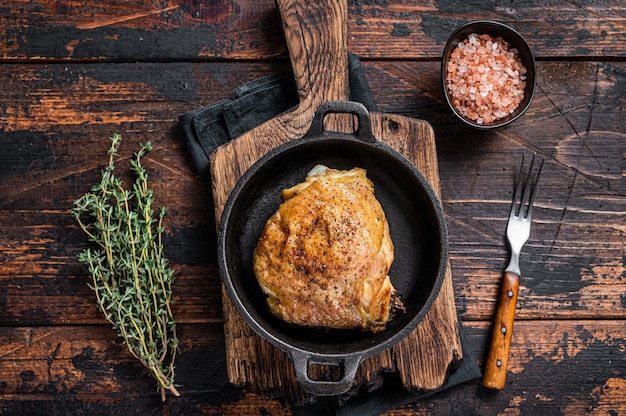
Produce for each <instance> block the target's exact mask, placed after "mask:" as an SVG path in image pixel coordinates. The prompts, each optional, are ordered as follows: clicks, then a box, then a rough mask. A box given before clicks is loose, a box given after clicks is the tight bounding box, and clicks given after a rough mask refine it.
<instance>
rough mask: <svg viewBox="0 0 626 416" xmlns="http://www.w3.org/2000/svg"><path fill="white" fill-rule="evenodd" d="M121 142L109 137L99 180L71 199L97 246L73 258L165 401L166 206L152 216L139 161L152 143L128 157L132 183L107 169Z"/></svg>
mask: <svg viewBox="0 0 626 416" xmlns="http://www.w3.org/2000/svg"><path fill="white" fill-rule="evenodd" d="M120 141H121V136H120V135H117V134H116V135H114V136H113V137H112V138H111V147H110V149H109V151H108V154H109V164H108V166H106V168H105V169H104V170H103V171H102V178H101V180H100V183H97V184H96V185H94V186H93V187H92V188H91V191H90V192H87V193H86V194H85V195H83V196H82V197H81V198H79V199H78V200H76V201H75V202H74V207H73V209H72V213H73V214H74V217H75V218H76V220H77V221H78V224H79V225H80V228H81V229H82V230H83V231H84V232H85V233H86V234H87V236H88V238H89V240H90V241H92V242H94V243H96V244H95V245H96V247H97V248H87V249H85V250H83V251H82V252H81V253H80V254H79V256H78V260H79V261H80V262H82V263H85V264H87V266H88V268H89V272H90V273H91V275H92V278H93V284H92V285H90V287H91V288H92V289H93V290H94V292H95V294H96V299H97V302H98V305H99V307H100V310H101V311H102V313H103V314H104V316H105V317H106V319H107V320H109V321H110V322H111V323H112V324H113V325H114V327H115V328H116V329H117V331H118V333H119V335H120V336H121V337H122V338H123V339H124V341H125V342H126V344H127V346H128V349H129V351H130V352H131V354H132V355H133V356H134V357H135V358H137V359H138V360H139V361H140V362H141V364H143V365H144V366H145V367H146V368H148V369H149V371H150V373H151V374H152V376H153V377H154V378H155V379H156V380H157V382H158V387H159V390H160V393H161V398H162V400H163V401H165V396H166V390H169V391H170V392H172V393H173V394H174V395H176V396H179V393H178V390H177V389H176V387H175V385H174V360H175V358H176V352H177V349H178V338H177V336H176V321H175V320H174V317H173V314H172V310H171V307H170V305H171V303H172V282H173V281H174V270H172V269H171V268H169V266H168V261H167V258H166V257H165V255H164V254H163V243H162V239H161V236H162V234H163V232H164V227H163V225H162V223H163V217H164V216H165V212H166V210H165V208H161V209H160V210H159V212H158V215H157V216H156V218H154V210H153V209H152V204H153V202H154V198H153V192H152V190H151V189H149V188H148V175H147V173H146V170H145V169H144V167H143V166H142V165H141V158H142V157H143V156H144V155H145V154H146V153H147V152H149V151H150V150H151V149H152V146H151V144H150V142H148V143H146V144H142V145H141V148H140V150H139V151H138V152H137V153H135V155H134V158H133V159H131V161H130V164H131V171H132V172H133V174H134V176H135V182H134V184H133V186H132V189H130V190H126V189H124V186H123V182H122V180H120V179H119V178H117V177H116V176H115V175H114V174H113V170H114V169H115V163H114V161H115V158H116V156H118V153H117V149H118V146H119V143H120Z"/></svg>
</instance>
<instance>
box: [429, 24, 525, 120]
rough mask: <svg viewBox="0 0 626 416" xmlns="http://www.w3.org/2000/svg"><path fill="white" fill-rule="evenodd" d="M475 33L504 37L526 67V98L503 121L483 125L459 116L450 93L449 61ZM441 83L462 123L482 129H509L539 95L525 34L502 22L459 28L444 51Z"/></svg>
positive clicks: (445, 94) (465, 25) (449, 102)
mask: <svg viewBox="0 0 626 416" xmlns="http://www.w3.org/2000/svg"><path fill="white" fill-rule="evenodd" d="M472 33H475V34H477V35H484V34H487V35H490V36H492V37H493V38H497V37H501V38H502V39H504V40H505V41H506V42H508V43H509V45H510V48H516V49H517V51H518V56H519V58H520V60H521V62H522V65H524V67H525V68H526V74H525V75H526V80H525V81H526V86H525V88H524V98H523V99H522V101H521V102H520V103H519V105H518V106H517V108H516V109H515V111H514V112H513V113H510V114H508V115H506V116H504V117H502V118H499V119H497V120H495V121H493V122H491V123H484V124H480V123H478V122H477V121H475V120H471V119H469V118H467V117H465V116H463V115H462V114H461V113H459V112H458V111H457V110H456V109H455V108H454V105H453V104H452V100H451V96H450V94H449V92H448V87H447V85H446V84H447V82H446V81H447V80H446V68H447V66H448V61H449V60H450V56H451V55H452V52H453V51H454V50H455V49H456V47H457V45H458V44H459V42H463V41H464V40H465V39H467V38H468V37H469V35H471V34H472ZM441 80H442V83H443V91H444V96H445V97H446V101H447V103H448V105H449V107H450V109H451V110H452V112H453V113H454V114H455V115H456V116H457V117H458V118H459V120H461V121H463V122H464V123H466V124H467V125H469V126H472V127H475V128H478V129H484V130H489V129H495V128H498V127H503V126H506V125H508V124H510V123H512V122H513V121H514V120H517V118H519V117H520V116H521V115H522V114H524V112H525V111H526V110H527V109H528V107H529V106H530V102H531V101H532V99H533V95H534V93H535V58H534V57H533V54H532V52H531V50H530V47H529V46H528V43H526V41H525V40H524V38H523V37H522V35H520V34H519V33H518V32H517V31H515V30H514V29H513V28H511V27H509V26H507V25H505V24H503V23H499V22H493V21H486V20H479V21H473V22H469V23H466V24H464V25H462V26H460V27H459V28H457V29H456V30H455V31H454V33H453V34H452V35H451V36H450V38H449V39H448V42H447V43H446V47H445V49H444V50H443V61H442V65H441Z"/></svg>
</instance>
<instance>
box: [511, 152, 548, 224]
mask: <svg viewBox="0 0 626 416" xmlns="http://www.w3.org/2000/svg"><path fill="white" fill-rule="evenodd" d="M535 156H536V155H535V153H533V158H532V159H531V161H530V168H528V175H527V176H526V180H524V159H525V157H526V154H522V163H521V166H520V168H519V175H518V177H517V184H516V186H515V195H514V196H513V207H512V208H511V216H516V217H517V216H522V218H528V217H530V215H531V214H532V209H533V200H534V199H535V190H536V189H537V182H538V181H539V175H540V174H541V168H542V167H543V162H544V161H545V158H544V157H541V161H540V162H539V167H535ZM533 169H536V173H535V175H534V180H533ZM524 201H527V202H524ZM518 204H519V205H518Z"/></svg>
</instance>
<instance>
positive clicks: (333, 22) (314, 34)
mask: <svg viewBox="0 0 626 416" xmlns="http://www.w3.org/2000/svg"><path fill="white" fill-rule="evenodd" d="M276 3H277V5H278V8H279V10H280V14H281V17H282V21H283V29H284V32H285V39H286V41H287V49H288V51H289V57H290V60H291V67H292V70H293V75H294V78H295V83H296V87H297V89H298V96H299V99H300V104H299V106H298V108H297V109H295V110H294V112H293V113H292V114H291V115H292V116H295V117H297V118H299V117H301V118H303V119H304V120H307V121H308V122H310V121H311V120H312V119H313V116H314V114H315V111H316V110H317V108H318V107H319V106H320V105H321V104H322V103H324V102H326V101H345V100H347V99H348V97H349V84H348V42H347V31H348V30H347V16H348V5H347V0H276Z"/></svg>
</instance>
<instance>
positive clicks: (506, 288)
mask: <svg viewBox="0 0 626 416" xmlns="http://www.w3.org/2000/svg"><path fill="white" fill-rule="evenodd" d="M519 284H520V276H519V275H518V274H517V273H513V272H504V277H503V279H502V287H501V288H500V296H499V297H498V308H497V309H496V315H495V317H494V322H493V329H492V330H491V342H490V344H489V352H488V353H487V360H486V361H485V372H484V374H483V386H485V387H487V388H490V389H498V390H500V389H502V388H504V384H505V383H506V371H507V368H508V364H509V350H510V348H511V339H512V337H513V324H514V323H515V309H516V307H517V294H518V291H519Z"/></svg>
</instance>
